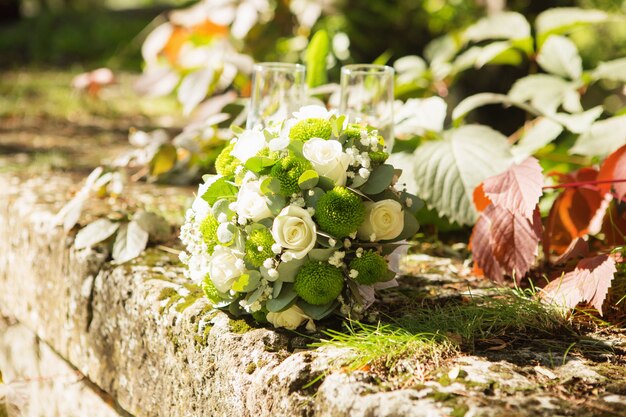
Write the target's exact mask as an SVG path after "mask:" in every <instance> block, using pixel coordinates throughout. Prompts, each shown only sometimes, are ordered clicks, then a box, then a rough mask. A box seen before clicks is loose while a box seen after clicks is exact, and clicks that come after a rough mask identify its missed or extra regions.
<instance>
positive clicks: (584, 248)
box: [554, 237, 589, 265]
mask: <svg viewBox="0 0 626 417" xmlns="http://www.w3.org/2000/svg"><path fill="white" fill-rule="evenodd" d="M587 254H589V243H587V241H586V240H585V239H583V238H582V237H577V238H576V239H574V240H573V241H572V243H570V245H569V246H568V248H567V250H566V251H565V252H564V253H563V254H562V255H561V256H559V257H558V258H557V259H555V261H554V264H555V265H560V264H565V263H567V262H569V261H571V260H572V259H580V258H584V257H585V256H587Z"/></svg>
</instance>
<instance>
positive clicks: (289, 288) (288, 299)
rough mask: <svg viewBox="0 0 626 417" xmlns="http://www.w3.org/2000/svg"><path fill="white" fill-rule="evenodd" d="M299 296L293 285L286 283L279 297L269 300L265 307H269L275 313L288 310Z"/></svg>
mask: <svg viewBox="0 0 626 417" xmlns="http://www.w3.org/2000/svg"><path fill="white" fill-rule="evenodd" d="M297 296H298V294H297V293H296V291H295V290H294V289H293V285H291V284H284V285H283V288H282V290H281V291H280V294H279V295H278V297H276V298H272V299H271V300H267V302H266V303H265V307H267V310H268V311H271V312H273V313H277V312H279V311H283V310H286V309H287V308H289V307H290V306H291V304H293V302H294V301H295V299H296V297H297Z"/></svg>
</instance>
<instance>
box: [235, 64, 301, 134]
mask: <svg viewBox="0 0 626 417" xmlns="http://www.w3.org/2000/svg"><path fill="white" fill-rule="evenodd" d="M304 72H305V67H304V65H300V64H286V63H281V62H263V63H260V64H255V65H254V68H253V71H252V94H251V98H250V108H249V111H248V120H247V122H246V128H247V129H253V128H265V127H267V126H269V125H271V124H272V123H273V122H278V121H282V120H284V119H286V118H287V117H289V116H290V115H291V113H293V112H294V111H296V110H298V109H299V108H300V106H302V105H303V104H304V99H305V90H304V81H305V74H304Z"/></svg>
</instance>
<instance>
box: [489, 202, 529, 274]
mask: <svg viewBox="0 0 626 417" xmlns="http://www.w3.org/2000/svg"><path fill="white" fill-rule="evenodd" d="M483 214H484V215H485V216H488V217H489V218H490V220H491V222H492V224H491V241H492V243H493V255H494V257H495V258H496V259H497V261H498V263H499V264H500V265H501V266H502V268H503V269H504V271H505V273H506V274H507V275H511V276H513V277H515V279H516V281H517V282H518V283H519V282H520V280H521V279H522V277H524V275H526V272H528V270H529V269H530V267H531V266H532V264H533V262H534V261H535V258H536V257H537V249H538V247H539V240H540V238H541V235H540V229H539V230H538V229H537V228H535V227H533V223H531V222H530V221H529V220H528V219H527V218H526V217H524V216H523V215H522V214H521V213H517V212H512V211H510V210H508V209H506V208H504V207H499V206H489V207H488V208H487V209H486V210H485V212H484V213H483ZM531 214H532V213H531ZM539 221H540V220H539Z"/></svg>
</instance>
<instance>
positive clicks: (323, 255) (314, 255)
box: [308, 248, 337, 262]
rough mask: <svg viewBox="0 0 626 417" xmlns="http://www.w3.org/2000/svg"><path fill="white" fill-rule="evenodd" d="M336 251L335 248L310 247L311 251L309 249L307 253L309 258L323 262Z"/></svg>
mask: <svg viewBox="0 0 626 417" xmlns="http://www.w3.org/2000/svg"><path fill="white" fill-rule="evenodd" d="M336 251H337V249H336V248H327V249H319V248H317V249H311V251H309V253H308V256H309V259H311V260H313V261H321V262H325V261H327V260H328V259H330V257H331V256H332V254H333V253H335V252H336Z"/></svg>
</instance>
